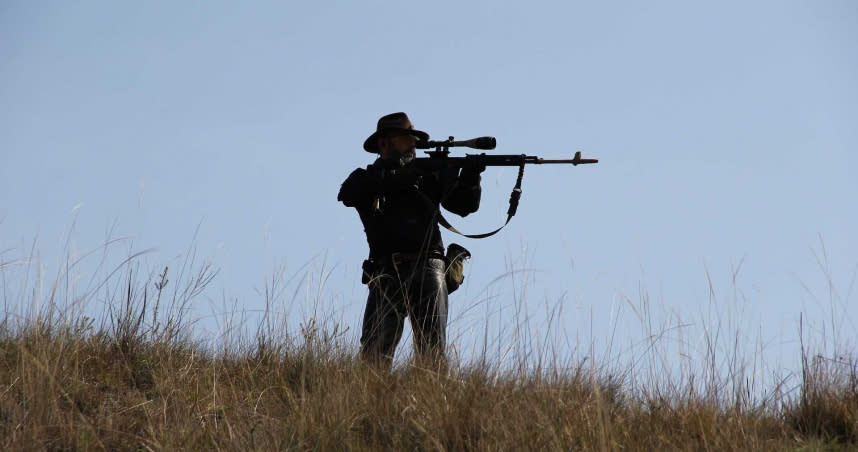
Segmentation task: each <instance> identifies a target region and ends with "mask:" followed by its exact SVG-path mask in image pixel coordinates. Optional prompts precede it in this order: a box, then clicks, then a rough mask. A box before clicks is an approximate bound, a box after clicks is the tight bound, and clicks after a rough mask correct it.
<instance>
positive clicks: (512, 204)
mask: <svg viewBox="0 0 858 452" xmlns="http://www.w3.org/2000/svg"><path fill="white" fill-rule="evenodd" d="M522 178H524V162H522V164H521V165H519V167H518V179H516V181H515V187H514V188H513V189H512V193H510V194H509V209H507V211H506V215H507V216H506V222H505V223H504V224H503V225H502V226H501V227H499V228H497V229H495V230H494V231H491V232H485V233H482V234H464V233H462V232H459V230H458V229H456V228H454V227H453V226H452V225H450V222H449V221H447V219H446V218H444V215H443V214H441V209H440V208H439V209H438V224H440V225H441V226H444V227H445V228H447V230H449V231H450V232H454V233H456V234H459V235H461V236H463V237H467V238H469V239H484V238H486V237H491V236H493V235H495V234H497V233H498V232H500V230H501V229H503V228H504V227H506V225H508V224H509V222H510V220H512V217H513V216H515V211H516V210H517V209H518V200H519V199H521V179H522Z"/></svg>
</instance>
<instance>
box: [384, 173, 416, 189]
mask: <svg viewBox="0 0 858 452" xmlns="http://www.w3.org/2000/svg"><path fill="white" fill-rule="evenodd" d="M384 189H385V191H389V192H390V191H416V190H419V189H420V175H419V174H418V173H417V172H416V171H413V170H412V169H410V168H408V167H406V168H400V169H397V170H393V171H387V172H386V173H385V175H384Z"/></svg>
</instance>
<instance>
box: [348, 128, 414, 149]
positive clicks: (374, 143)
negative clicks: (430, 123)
mask: <svg viewBox="0 0 858 452" xmlns="http://www.w3.org/2000/svg"><path fill="white" fill-rule="evenodd" d="M384 134H388V135H413V136H415V137H417V140H418V141H427V140H429V134H428V133H426V132H424V131H422V130H416V129H396V128H390V129H384V130H377V131H375V133H373V134H372V135H370V136H369V138H367V139H366V141H364V142H363V150H364V151H366V152H371V153H373V154H377V153H378V137H379V136H381V135H384Z"/></svg>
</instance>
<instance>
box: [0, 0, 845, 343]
mask: <svg viewBox="0 0 858 452" xmlns="http://www.w3.org/2000/svg"><path fill="white" fill-rule="evenodd" d="M856 43H858V3H856V2H854V1H851V0H845V1H812V2H811V1H807V2H795V1H761V2H734V1H729V2H716V3H712V4H708V5H703V4H700V3H699V2H682V1H675V2H661V1H658V2H586V3H584V2H533V3H525V2H496V1H491V2H489V1H483V2H432V3H425V2H424V3H417V2H301V3H299V2H253V3H247V2H243V3H235V2H133V3H129V2H107V1H103V2H74V3H72V2H60V1H57V2H48V1H45V2H29V1H4V2H2V4H0V62H2V63H0V251H4V253H3V254H2V255H0V261H9V260H11V259H17V258H20V257H26V256H28V255H29V253H30V247H31V246H32V244H33V243H34V240H35V243H36V249H37V250H39V254H38V262H37V263H34V264H33V265H36V266H37V267H38V268H39V269H41V272H42V275H43V279H45V280H46V281H48V282H47V283H46V284H47V285H50V282H51V281H52V280H53V275H56V274H57V272H58V266H57V263H58V261H59V260H60V257H61V255H62V254H63V253H64V252H65V246H64V243H65V237H66V235H68V233H69V232H70V231H72V245H71V248H72V251H73V252H74V253H77V254H78V255H80V254H83V253H84V252H85V251H87V250H91V249H94V248H99V246H100V244H101V243H102V242H103V241H104V240H105V238H107V237H108V236H111V237H119V236H123V237H132V238H133V249H135V250H141V249H146V248H150V247H154V248H157V250H158V251H157V252H154V253H150V254H148V255H146V256H145V257H144V258H143V261H142V262H144V263H145V265H144V267H145V268H147V269H149V270H152V269H157V268H160V267H162V266H163V265H166V264H169V265H173V266H175V265H176V262H177V261H176V257H177V256H179V255H181V254H182V253H184V252H185V250H186V249H187V247H188V246H189V245H190V244H191V242H192V237H193V235H194V231H195V230H196V228H197V226H198V225H199V233H198V235H197V237H196V240H195V242H194V243H195V244H196V246H197V249H198V252H199V254H200V256H201V257H205V258H209V259H211V261H212V262H213V263H214V264H215V265H216V266H217V267H219V268H220V269H221V273H220V274H219V276H218V278H217V279H216V281H215V282H214V284H213V286H212V287H211V288H210V290H209V291H208V292H207V293H206V295H205V296H204V297H202V298H201V299H200V300H198V305H197V306H196V307H195V308H196V309H197V313H198V315H199V316H201V317H202V316H208V315H210V314H211V313H212V311H213V310H214V311H218V310H220V309H221V308H220V307H221V306H222V305H223V304H224V302H225V301H226V302H227V304H232V301H230V300H238V306H239V307H244V308H246V309H248V310H254V309H259V308H260V307H261V301H262V297H261V296H260V295H259V294H258V293H257V291H259V290H261V289H262V288H263V287H264V284H265V281H266V280H267V279H270V278H271V275H273V274H275V273H276V272H277V271H278V269H281V268H285V273H286V275H287V276H288V275H291V274H292V273H295V272H298V273H300V274H302V275H303V270H301V267H302V265H304V264H308V263H309V266H308V269H309V274H308V276H307V277H306V278H305V279H304V281H305V283H303V285H299V284H297V283H295V282H294V281H293V282H292V283H290V284H291V286H290V287H291V289H290V290H295V289H296V288H297V289H298V290H299V292H300V293H299V295H298V299H299V300H303V301H302V303H303V304H306V301H307V300H308V299H310V300H311V299H312V298H313V297H314V293H316V292H318V291H319V290H318V289H317V288H314V285H317V284H318V279H319V277H320V275H322V274H327V273H326V272H328V271H329V272H330V274H329V276H328V279H327V280H326V281H325V285H324V288H323V289H322V290H321V291H322V293H323V296H322V298H323V299H324V300H325V303H326V304H328V305H329V306H332V307H334V308H336V309H337V312H336V315H337V316H338V317H339V318H341V319H342V321H343V322H344V323H345V325H346V326H347V327H349V328H351V331H354V330H355V329H356V328H358V326H359V322H360V315H361V312H362V309H363V302H364V296H365V288H364V287H363V286H361V285H360V284H359V279H360V278H359V268H360V267H359V266H360V262H361V261H362V260H363V258H364V256H365V255H366V243H365V240H364V237H363V231H362V228H361V225H360V222H359V220H358V217H357V214H356V213H355V212H354V211H353V210H351V209H347V208H345V207H343V206H342V205H340V204H338V203H337V202H336V193H337V190H338V188H339V184H340V183H341V182H342V180H343V179H344V178H345V177H346V175H347V174H348V173H349V172H350V171H351V170H352V169H354V168H355V167H358V166H364V165H366V164H367V163H369V162H370V160H371V155H369V154H367V153H365V152H364V151H363V150H362V149H361V144H362V142H363V140H364V139H365V138H366V136H368V135H369V134H370V133H371V132H372V131H373V129H374V127H375V122H376V120H377V119H378V117H379V116H381V115H383V114H386V113H390V112H394V111H406V112H408V114H409V115H410V117H411V119H412V120H413V121H414V123H415V125H416V126H417V127H418V128H420V129H422V130H426V131H427V132H429V133H430V134H431V135H432V136H433V138H445V137H446V136H448V135H454V136H456V137H457V138H469V137H473V136H479V135H494V136H496V137H497V139H498V148H497V150H496V152H498V153H510V154H520V153H527V154H536V155H539V156H544V157H555V158H560V157H569V156H570V155H571V154H572V153H573V152H574V151H575V150H583V151H584V154H585V156H589V157H595V158H599V159H600V160H601V162H600V163H599V165H596V166H585V167H577V168H572V167H532V168H528V169H527V171H526V173H525V177H524V194H523V198H522V204H521V207H520V209H519V212H518V215H517V217H516V218H515V219H514V220H513V222H512V223H511V224H510V226H509V227H508V228H507V229H505V230H504V231H503V232H502V233H501V234H500V235H498V236H495V237H493V238H491V239H487V240H478V241H472V240H467V239H455V238H454V237H452V236H451V235H445V240H446V241H447V242H449V241H451V240H452V241H457V242H459V243H462V244H464V245H465V246H466V247H468V248H469V249H470V250H471V251H472V252H473V254H474V258H473V260H472V261H471V266H470V269H469V273H468V279H467V281H466V284H465V286H464V287H463V288H462V289H461V290H460V291H459V292H458V293H456V294H455V295H453V297H452V301H451V318H452V319H453V323H452V325H451V330H452V333H451V335H452V336H454V338H455V339H456V340H457V341H458V346H459V347H460V348H463V349H466V348H468V347H469V346H468V345H467V344H471V343H475V342H478V341H479V340H480V339H481V338H482V336H483V332H482V331H483V329H484V328H485V321H484V320H483V319H484V318H485V317H486V316H489V317H490V318H491V319H493V320H491V322H492V325H494V326H492V328H499V327H498V325H503V324H509V323H515V322H516V320H515V319H516V317H517V315H516V309H517V308H516V306H522V305H523V307H524V308H525V310H526V311H527V312H529V313H530V315H533V316H534V318H535V319H539V318H540V316H544V315H545V309H546V306H548V307H549V308H552V307H559V306H562V311H561V314H560V315H559V317H558V318H557V319H556V320H555V322H556V323H555V324H554V325H553V326H552V334H556V335H559V336H564V337H567V338H569V342H570V343H572V344H573V345H574V343H575V342H576V340H578V341H580V342H581V343H582V344H587V343H589V341H590V340H591V339H593V340H595V341H596V342H602V341H603V339H604V338H605V337H607V336H615V337H616V342H631V343H636V342H639V341H640V340H641V337H642V335H645V334H642V333H641V331H638V330H639V329H640V328H639V326H638V327H635V325H639V322H638V321H637V320H636V319H635V315H634V313H633V309H631V307H630V306H632V305H634V306H636V308H640V307H641V306H640V304H641V299H642V295H641V294H642V293H645V294H647V295H648V297H649V302H650V303H651V304H652V306H653V307H652V310H653V312H657V313H659V314H658V316H659V318H660V319H661V320H659V321H658V322H656V323H658V324H660V325H662V324H663V325H667V326H670V325H675V324H679V323H682V324H689V325H691V326H689V327H688V328H690V330H689V331H691V332H689V333H687V334H688V336H689V337H686V339H685V340H687V341H688V342H690V343H693V346H692V349H693V348H694V347H696V346H697V343H696V342H695V341H697V340H698V339H699V336H700V335H701V334H703V333H701V332H704V331H705V329H706V328H711V327H712V324H711V322H710V325H709V326H707V325H705V324H706V321H705V320H706V319H707V318H709V319H710V321H711V320H712V319H713V318H714V319H719V320H720V321H722V322H724V323H725V324H727V323H729V324H730V325H734V324H735V325H734V326H740V327H741V329H742V330H743V332H744V333H743V334H747V337H743V341H744V340H746V341H749V343H754V344H759V343H763V344H765V347H766V352H767V353H768V352H771V353H773V354H774V355H780V354H783V353H785V354H786V356H790V355H792V354H793V353H794V351H795V350H796V347H797V340H796V339H797V330H798V318H799V313H804V316H805V318H806V319H811V320H813V323H814V325H815V326H816V328H817V329H818V331H819V332H820V333H822V334H826V335H832V334H837V335H839V336H840V337H839V338H838V339H837V340H838V341H839V342H843V343H850V344H852V345H854V344H855V343H856V339H858V336H856V334H855V331H856V318H857V317H858V307H856V296H855V290H854V289H853V285H854V283H855V276H856V270H858V240H857V239H856V231H858V209H856V208H855V205H856V195H858V177H856V175H858V156H856V151H858V45H856ZM514 177H515V175H514V172H513V171H511V170H506V171H501V170H497V169H489V170H488V171H487V172H486V173H485V175H484V184H483V187H484V198H483V203H482V208H481V211H480V212H478V213H477V214H475V215H472V216H469V217H468V218H466V219H459V218H456V219H451V221H453V222H454V224H455V225H457V226H458V227H459V228H460V229H462V230H465V231H470V232H483V231H486V230H489V229H493V228H494V227H496V226H497V225H499V224H500V223H501V222H502V221H503V219H504V212H505V210H506V201H507V197H508V194H509V190H510V188H511V187H512V185H513V183H514ZM850 206H851V207H850ZM73 224H74V226H73ZM111 231H112V232H111ZM445 234H446V233H445ZM131 243H132V241H131V240H128V241H125V242H123V243H122V244H119V245H117V246H115V247H114V248H118V250H116V251H114V252H115V253H116V255H117V256H118V257H117V259H119V258H121V257H122V255H124V254H126V253H127V251H128V249H129V248H130V246H131ZM823 244H824V247H825V254H826V256H827V262H828V264H827V268H828V269H829V271H830V280H831V282H832V283H833V287H834V292H829V285H828V281H829V278H828V277H827V276H826V275H825V273H824V272H823V271H822V270H821V269H820V265H819V264H818V262H817V257H819V258H821V257H822V253H823V248H822V247H823ZM97 261H98V259H94V260H93V259H92V258H90V259H88V260H85V261H84V262H83V263H81V264H80V267H79V269H80V272H81V273H82V275H81V276H80V279H81V281H82V282H81V285H82V286H83V285H85V283H86V282H87V281H88V278H89V276H88V275H86V274H85V273H86V272H87V271H89V269H90V268H94V266H95V265H96V264H97ZM323 266H324V270H323V268H322V267H323ZM739 267H740V268H739ZM32 268H33V267H32V266H31V267H30V269H31V270H32ZM737 268H739V271H738V274H737V276H736V278H735V284H734V278H733V272H734V271H735V269H737ZM510 270H514V271H517V273H515V274H514V276H507V277H503V278H500V280H497V281H496V279H497V278H498V277H502V276H503V275H505V274H507V272H509V271H510ZM15 271H17V272H19V273H20V269H19V270H13V269H12V268H11V267H7V268H6V272H7V275H11V276H7V279H6V280H3V281H2V283H3V284H5V285H6V287H5V288H4V290H5V293H7V294H10V293H11V294H15V293H18V292H19V291H20V290H21V287H22V283H21V282H19V281H17V280H15V278H14V277H13V276H14V275H16V274H18V273H15ZM707 272H708V275H709V276H710V277H711V280H712V287H713V288H714V296H712V295H710V285H709V282H708V281H707ZM9 278H12V279H13V282H10V280H9ZM307 278H309V279H307ZM19 279H20V278H19ZM298 280H301V278H300V277H299V278H298ZM493 281H494V282H493ZM522 283H523V284H524V287H525V293H524V295H523V297H522V296H521V287H520V285H521V284H522ZM13 286H14V288H13ZM287 292H288V291H287ZM831 293H833V295H831ZM291 297H292V295H291V292H289V293H288V295H284V296H283V298H284V300H283V303H284V304H288V302H289V300H291ZM626 298H628V299H629V300H630V301H626ZM516 300H520V301H518V302H517V301H516ZM712 301H714V303H712ZM282 309H289V310H291V311H292V315H293V317H292V322H293V324H297V322H299V321H300V320H301V316H302V315H304V310H303V309H298V308H296V307H294V306H286V307H283V308H282ZM520 316H521V314H520V313H519V314H518V317H520ZM209 319H210V317H209ZM677 319H681V320H677ZM201 325H202V326H204V327H207V328H212V329H213V328H215V327H214V326H212V325H213V323H212V322H211V321H210V320H204V321H202V322H201ZM536 325H538V322H537V323H536ZM611 325H619V327H618V328H617V331H614V332H611V331H612V330H611V329H610V327H611ZM536 328H539V327H538V326H537V327H536ZM695 328H696V329H695ZM823 328H824V329H825V330H824V331H823ZM832 328H834V329H832ZM832 331H836V333H832ZM493 334H494V333H493ZM773 359H774V358H773Z"/></svg>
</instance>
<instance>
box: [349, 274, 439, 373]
mask: <svg viewBox="0 0 858 452" xmlns="http://www.w3.org/2000/svg"><path fill="white" fill-rule="evenodd" d="M389 267H392V268H388V269H385V271H382V272H380V274H378V275H376V276H375V277H374V278H373V279H372V280H371V281H370V283H369V295H368V296H367V300H366V310H365V311H364V317H363V329H362V332H361V339H360V357H361V359H362V360H364V361H366V362H369V363H372V364H375V365H378V366H380V367H382V368H384V369H386V370H388V371H389V370H390V369H391V366H392V364H393V354H394V352H395V351H396V346H397V345H398V344H399V341H400V339H401V338H402V329H403V327H404V326H405V318H406V317H408V318H409V320H410V321H411V329H412V331H413V334H414V348H415V352H416V354H417V357H418V358H419V359H422V360H428V362H429V363H431V364H432V365H435V366H438V365H441V366H444V365H446V355H445V349H446V337H447V284H446V282H445V280H444V271H445V263H444V260H443V259H438V258H429V259H424V260H422V261H418V262H412V263H402V264H397V265H393V264H391V265H390V266H389Z"/></svg>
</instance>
